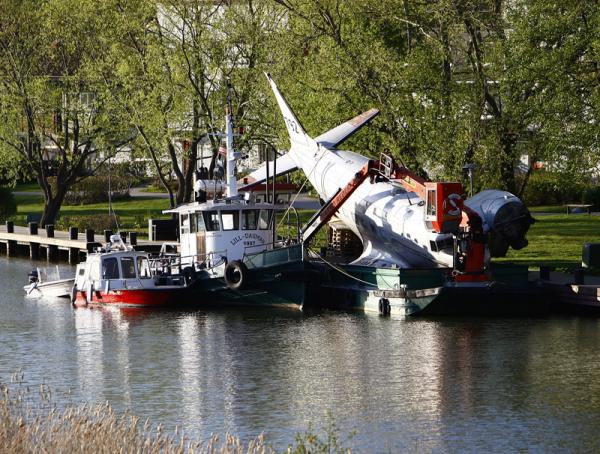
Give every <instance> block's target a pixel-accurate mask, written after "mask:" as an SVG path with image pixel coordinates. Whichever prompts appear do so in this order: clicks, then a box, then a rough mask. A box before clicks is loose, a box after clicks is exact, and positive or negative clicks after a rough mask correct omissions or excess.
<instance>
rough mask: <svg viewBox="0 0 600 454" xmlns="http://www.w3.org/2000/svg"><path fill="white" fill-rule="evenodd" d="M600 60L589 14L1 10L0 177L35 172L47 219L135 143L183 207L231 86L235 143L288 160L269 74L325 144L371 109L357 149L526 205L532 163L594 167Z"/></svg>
mask: <svg viewBox="0 0 600 454" xmlns="http://www.w3.org/2000/svg"><path fill="white" fill-rule="evenodd" d="M599 62H600V6H599V5H598V3H597V2H595V1H591V0H584V1H581V2H563V3H560V4H557V3H556V2H550V1H548V0H515V1H511V2H506V1H502V0H494V1H491V0H485V1H474V0H439V1H435V2H422V1H415V0H379V1H378V2H372V1H369V0H239V1H234V2H232V1H223V2H212V1H211V2H206V1H201V0H133V1H127V2H125V1H122V0H97V1H92V0H85V1H74V0H44V1H42V2H38V1H33V0H19V1H17V0H6V1H4V2H2V4H1V5H0V79H1V80H0V166H1V167H2V169H3V170H4V172H3V173H4V176H5V178H6V177H8V178H15V177H16V176H17V174H18V168H19V166H17V165H15V162H20V163H21V167H22V168H24V169H25V171H26V172H28V173H29V174H31V175H33V176H35V178H36V179H37V180H38V182H39V183H40V186H41V187H42V188H43V191H44V194H45V198H46V205H47V207H48V211H49V213H48V214H47V215H45V218H44V220H45V221H48V220H51V219H52V218H53V216H55V214H56V211H57V207H59V206H60V203H61V200H62V197H63V196H64V194H63V192H64V191H66V190H67V189H68V186H69V185H71V184H73V183H74V182H75V181H77V179H79V178H82V177H84V176H85V175H84V174H85V170H84V169H85V168H86V166H85V165H84V164H85V163H86V162H88V163H89V160H90V158H91V157H92V155H94V156H95V157H97V156H98V155H99V153H100V152H101V153H100V155H101V156H104V157H108V156H110V155H111V153H114V150H116V149H117V148H118V147H119V146H120V145H121V144H123V143H130V148H131V149H132V153H137V154H138V155H141V156H143V157H145V158H147V159H148V160H150V161H151V162H153V163H154V167H155V172H156V174H157V176H158V177H159V178H160V179H161V181H162V182H163V184H164V185H165V187H167V188H168V189H169V191H170V193H171V203H172V204H173V205H174V204H178V203H182V202H186V201H189V200H190V197H191V193H192V188H191V184H192V181H193V179H192V172H193V168H194V163H195V162H196V160H197V158H198V147H199V144H201V143H202V142H204V143H208V144H209V146H210V149H211V153H212V157H213V159H212V162H211V166H210V167H211V169H210V170H211V171H212V169H213V167H214V164H215V159H216V157H217V155H218V149H219V145H220V138H219V136H218V133H219V132H221V131H222V130H223V129H224V124H223V111H224V105H225V95H226V81H227V80H230V81H231V83H232V84H233V86H234V88H235V90H236V94H237V96H236V99H235V107H234V108H235V116H236V120H237V123H238V124H240V125H242V126H244V127H245V128H244V131H243V135H242V136H240V137H238V139H237V145H238V146H239V147H241V148H244V147H246V148H248V149H249V148H251V147H252V146H253V145H254V144H256V143H257V141H264V142H267V143H269V144H273V145H275V146H277V147H278V148H285V147H286V146H287V138H286V134H285V131H284V128H283V122H281V120H280V118H279V115H278V111H277V108H276V106H275V103H274V102H273V99H272V96H271V95H270V93H269V90H268V85H267V83H266V82H265V80H264V77H263V72H271V73H272V74H273V76H274V78H275V79H276V81H277V82H278V84H279V85H280V86H281V88H282V91H283V92H284V93H285V95H286V97H287V98H288V99H289V101H290V104H291V105H292V107H293V108H294V109H295V110H296V111H297V114H298V116H299V118H300V119H301V120H302V122H303V124H304V125H305V127H306V128H307V130H308V131H309V133H311V134H313V135H318V134H320V133H321V132H323V131H324V130H326V129H329V128H331V127H334V126H336V125H337V124H339V123H341V122H342V121H345V120H346V119H348V118H350V117H352V116H354V115H356V114H357V113H359V112H362V111H365V110H367V109H368V108H371V107H377V108H379V109H380V111H381V115H380V117H379V118H378V119H377V120H376V121H375V122H374V123H373V125H372V126H371V127H369V128H367V129H365V130H364V131H363V132H361V133H360V134H358V135H356V136H355V137H353V138H352V139H351V142H350V143H349V144H348V148H350V149H354V150H356V151H358V152H361V153H365V154H368V155H371V156H373V157H377V156H378V155H379V153H381V152H382V151H388V152H391V153H392V154H393V155H394V156H396V157H397V158H398V159H401V160H402V161H403V162H405V163H406V165H408V166H409V167H411V168H412V169H413V170H415V171H417V172H419V173H422V174H424V175H428V176H429V177H431V178H445V179H458V178H460V177H461V169H462V167H463V166H464V165H465V164H467V163H471V162H473V163H476V164H477V165H478V168H479V172H478V173H479V178H478V184H479V186H480V187H484V186H487V187H489V186H495V187H501V188H504V189H508V190H511V191H514V192H516V193H518V194H519V193H521V192H522V191H523V189H524V187H525V185H526V184H527V181H528V177H529V175H530V174H531V171H532V169H533V167H532V166H531V165H529V166H528V165H526V164H523V163H521V162H520V158H521V156H522V155H524V154H527V155H528V156H529V157H530V164H532V163H533V162H535V161H541V162H544V165H546V167H547V168H548V169H551V170H554V171H556V172H559V173H562V174H565V175H569V176H571V177H586V176H590V175H591V173H592V172H593V171H595V170H597V167H598V149H597V148H598V143H599V141H598V116H599V114H600V93H599V90H600V89H599V84H600V67H599ZM183 143H185V144H186V146H181V144H183ZM48 148H51V149H53V150H55V151H56V156H57V157H55V158H54V159H53V160H52V162H51V164H49V161H48V159H47V156H46V157H44V156H45V155H44V150H45V149H48ZM94 162H96V163H97V164H98V165H100V164H101V163H102V160H97V159H94ZM49 165H51V166H52V167H53V169H52V172H50V171H49V170H48V166H49ZM517 169H520V170H521V172H516V170H517ZM50 173H52V174H53V175H56V178H57V180H58V181H60V182H62V183H63V185H62V186H64V188H63V189H64V190H63V189H60V188H61V187H62V186H61V185H57V186H56V187H54V188H53V187H52V185H51V184H49V183H48V176H49V174H50ZM171 176H173V177H174V178H175V179H176V180H177V182H178V189H177V190H176V191H175V192H173V191H172V190H171V189H170V186H169V184H168V180H169V178H170V177H171Z"/></svg>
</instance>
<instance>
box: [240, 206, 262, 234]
mask: <svg viewBox="0 0 600 454" xmlns="http://www.w3.org/2000/svg"><path fill="white" fill-rule="evenodd" d="M257 228H258V210H243V211H242V229H243V230H256V229H257Z"/></svg>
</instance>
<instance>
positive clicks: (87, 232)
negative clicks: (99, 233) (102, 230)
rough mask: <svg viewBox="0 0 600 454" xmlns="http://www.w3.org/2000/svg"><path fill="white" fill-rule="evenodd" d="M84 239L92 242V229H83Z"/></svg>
mask: <svg viewBox="0 0 600 454" xmlns="http://www.w3.org/2000/svg"><path fill="white" fill-rule="evenodd" d="M85 241H86V242H87V243H93V242H94V229H85Z"/></svg>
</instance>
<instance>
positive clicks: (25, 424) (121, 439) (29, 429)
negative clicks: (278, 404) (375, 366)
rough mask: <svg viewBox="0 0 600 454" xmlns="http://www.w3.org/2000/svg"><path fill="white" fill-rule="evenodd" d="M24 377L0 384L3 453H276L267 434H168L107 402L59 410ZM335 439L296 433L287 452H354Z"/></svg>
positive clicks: (43, 391)
mask: <svg viewBox="0 0 600 454" xmlns="http://www.w3.org/2000/svg"><path fill="white" fill-rule="evenodd" d="M22 378H23V377H22V375H19V374H17V375H15V376H13V380H12V383H10V384H3V383H0V452H2V453H4V452H10V453H14V454H19V453H38V452H39V453H123V454H125V453H161V454H171V453H202V454H271V453H275V450H274V449H273V448H272V447H271V446H270V445H268V444H267V443H266V441H265V439H264V437H263V436H262V435H260V436H258V437H256V438H255V439H253V440H251V441H249V442H247V443H244V442H242V441H241V440H240V439H239V438H238V437H235V436H233V435H229V434H228V435H225V436H224V437H223V438H220V437H219V436H216V435H213V436H212V437H211V438H210V439H209V440H207V441H204V442H200V441H195V440H191V439H188V437H186V436H185V435H184V434H183V433H182V432H180V431H179V430H177V429H176V430H175V433H174V434H171V435H168V434H165V433H164V430H163V428H162V426H161V425H159V426H158V427H156V428H153V427H152V426H151V424H150V421H149V420H145V421H143V422H142V421H140V419H139V418H138V417H136V416H133V415H129V414H124V415H117V414H116V413H115V412H114V410H113V409H112V407H111V406H110V405H109V404H108V403H106V404H103V405H88V404H82V405H75V406H68V407H66V408H63V409H59V408H58V407H57V406H56V405H55V404H54V403H53V399H52V392H51V390H50V389H49V388H48V386H46V385H40V386H39V389H38V392H37V394H36V393H35V392H34V391H33V389H32V388H31V387H29V386H27V385H25V384H24V383H23V382H22ZM333 441H334V442H335V443H334V444H333V445H331V444H330V443H328V442H325V443H323V442H321V441H320V440H319V439H318V437H316V436H315V435H314V434H305V435H297V436H296V445H295V446H289V447H288V449H287V451H286V452H287V453H309V452H344V453H349V452H350V450H348V449H346V448H340V447H339V446H337V440H336V439H335V438H334V439H333Z"/></svg>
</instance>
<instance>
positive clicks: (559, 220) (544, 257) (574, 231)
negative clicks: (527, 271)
mask: <svg viewBox="0 0 600 454" xmlns="http://www.w3.org/2000/svg"><path fill="white" fill-rule="evenodd" d="M533 216H534V217H535V213H534V215H533ZM527 239H528V240H529V245H528V246H527V247H526V248H524V249H521V250H520V251H515V250H512V249H509V252H508V256H507V257H506V258H503V259H494V260H495V261H500V262H506V261H508V262H512V263H521V264H527V265H529V266H530V267H538V266H540V265H546V266H554V267H556V268H557V269H572V268H576V267H578V266H581V249H582V246H583V243H598V242H600V216H588V215H587V214H570V215H567V214H558V215H548V216H538V217H537V218H536V223H535V224H533V225H532V226H531V228H530V230H529V232H528V234H527Z"/></svg>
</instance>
